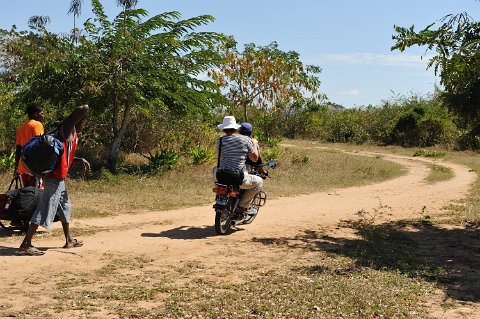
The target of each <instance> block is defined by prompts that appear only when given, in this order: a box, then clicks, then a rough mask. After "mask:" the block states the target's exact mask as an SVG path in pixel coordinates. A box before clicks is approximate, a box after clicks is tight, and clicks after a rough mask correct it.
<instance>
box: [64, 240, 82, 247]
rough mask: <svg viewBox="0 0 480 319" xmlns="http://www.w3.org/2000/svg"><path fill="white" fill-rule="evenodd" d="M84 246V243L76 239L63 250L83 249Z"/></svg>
mask: <svg viewBox="0 0 480 319" xmlns="http://www.w3.org/2000/svg"><path fill="white" fill-rule="evenodd" d="M82 246H83V241H81V240H77V239H74V240H73V243H67V244H65V245H63V248H75V247H82Z"/></svg>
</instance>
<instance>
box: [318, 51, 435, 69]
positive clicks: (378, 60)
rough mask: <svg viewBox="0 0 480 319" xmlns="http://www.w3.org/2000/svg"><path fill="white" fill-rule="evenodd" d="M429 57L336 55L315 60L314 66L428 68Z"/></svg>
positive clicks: (375, 54)
mask: <svg viewBox="0 0 480 319" xmlns="http://www.w3.org/2000/svg"><path fill="white" fill-rule="evenodd" d="M429 59H430V57H429V56H422V55H414V54H378V53H335V54H326V55H323V56H320V57H316V58H313V59H311V60H315V61H316V63H314V64H320V65H321V64H323V63H325V62H333V63H348V64H366V65H382V66H405V67H422V68H426V67H427V63H428V60H429Z"/></svg>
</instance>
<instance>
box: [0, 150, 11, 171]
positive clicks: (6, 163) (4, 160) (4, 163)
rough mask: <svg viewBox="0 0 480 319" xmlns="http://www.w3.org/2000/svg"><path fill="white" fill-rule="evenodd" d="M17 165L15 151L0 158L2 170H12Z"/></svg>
mask: <svg viewBox="0 0 480 319" xmlns="http://www.w3.org/2000/svg"><path fill="white" fill-rule="evenodd" d="M14 167H15V152H12V153H10V154H9V155H8V154H5V155H3V156H2V157H1V158H0V169H1V170H5V171H6V170H10V169H13V168H14Z"/></svg>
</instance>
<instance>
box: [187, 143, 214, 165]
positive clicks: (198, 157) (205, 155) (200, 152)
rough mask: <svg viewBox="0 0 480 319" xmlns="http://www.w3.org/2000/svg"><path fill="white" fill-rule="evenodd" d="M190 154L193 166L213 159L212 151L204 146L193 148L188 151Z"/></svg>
mask: <svg viewBox="0 0 480 319" xmlns="http://www.w3.org/2000/svg"><path fill="white" fill-rule="evenodd" d="M190 154H191V156H192V162H193V164H194V165H200V164H203V163H206V162H207V161H209V160H210V159H211V158H212V157H213V154H214V153H213V151H212V149H211V148H209V147H206V146H194V147H193V148H192V149H190Z"/></svg>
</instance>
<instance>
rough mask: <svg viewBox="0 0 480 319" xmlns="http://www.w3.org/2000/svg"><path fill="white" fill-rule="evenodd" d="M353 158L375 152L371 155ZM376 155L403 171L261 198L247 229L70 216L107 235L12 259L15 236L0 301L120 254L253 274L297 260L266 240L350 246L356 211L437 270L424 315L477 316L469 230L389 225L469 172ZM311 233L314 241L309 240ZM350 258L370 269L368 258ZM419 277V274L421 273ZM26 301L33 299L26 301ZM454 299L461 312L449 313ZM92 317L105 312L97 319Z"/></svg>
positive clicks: (466, 179)
mask: <svg viewBox="0 0 480 319" xmlns="http://www.w3.org/2000/svg"><path fill="white" fill-rule="evenodd" d="M356 154H357V155H363V156H378V154H372V153H356ZM382 156H383V158H385V159H386V160H390V161H394V162H396V163H399V164H401V165H403V166H405V167H406V168H407V169H408V173H407V174H405V175H404V176H401V177H399V178H396V179H393V180H389V181H386V182H382V183H378V184H374V185H367V186H362V187H351V188H345V189H334V190H330V191H328V192H323V193H316V194H311V195H300V196H296V197H292V198H278V199H275V200H270V201H269V202H268V203H267V205H266V206H265V207H263V208H262V209H261V211H260V213H259V216H258V217H257V219H256V220H255V222H254V223H253V224H251V225H248V226H240V227H238V228H237V229H236V230H234V231H233V232H232V233H231V234H229V235H228V236H216V235H215V231H214V228H213V222H214V212H213V209H212V207H211V206H210V205H208V206H203V207H194V208H187V209H178V210H171V211H162V212H158V211H147V212H142V213H139V214H135V215H123V216H115V217H109V218H102V219H92V220H81V221H75V220H73V222H72V227H78V228H80V227H81V228H85V227H86V228H88V227H90V226H95V227H105V228H106V229H108V230H106V231H105V230H104V231H101V232H98V233H95V234H93V235H91V236H86V237H83V238H81V239H83V240H84V241H85V245H84V246H83V247H80V248H74V249H62V248H61V247H62V245H63V241H62V239H60V238H58V237H55V238H52V237H41V236H40V237H38V236H37V237H35V238H34V245H36V246H37V247H38V248H40V249H42V250H46V254H45V255H44V256H41V257H23V256H22V257H20V256H17V255H16V247H18V246H19V244H20V242H21V239H22V237H4V238H3V239H2V241H1V244H0V265H1V268H2V271H1V272H0V282H1V283H2V292H3V294H2V300H3V301H5V302H7V303H8V304H9V305H10V307H11V309H12V310H15V309H25V308H27V307H29V305H31V304H33V303H36V304H38V303H39V302H40V301H38V298H40V299H41V304H43V305H46V306H48V305H49V304H51V303H52V300H50V299H49V297H48V296H47V295H42V293H41V292H42V291H46V290H48V291H50V289H51V288H52V282H55V283H58V282H61V281H62V280H65V281H69V280H70V281H72V280H75V274H78V273H82V272H88V271H95V270H98V269H100V268H101V267H102V266H105V265H107V264H108V263H109V262H110V261H111V260H112V259H114V258H121V257H126V256H127V257H128V256H130V257H138V256H142V258H148V259H149V260H152V261H153V262H152V263H153V264H156V265H157V266H158V267H160V265H161V266H162V267H163V268H162V269H163V271H164V272H165V275H166V276H167V275H168V274H169V271H168V269H169V267H181V266H182V265H183V266H185V265H190V267H191V266H192V265H199V266H198V267H202V268H204V269H206V270H208V271H205V272H204V273H202V276H205V277H208V276H219V275H221V276H224V275H225V271H224V269H228V268H231V267H238V268H243V269H252V271H262V270H264V269H275V267H278V266H279V265H287V266H289V265H294V264H295V262H296V261H297V258H298V257H299V255H298V254H297V252H296V250H295V249H272V246H273V245H272V244H276V245H277V246H282V245H283V247H287V248H295V247H301V248H302V249H304V248H310V249H311V250H312V252H313V251H315V250H324V251H332V252H339V253H342V254H348V253H346V252H345V250H343V248H342V247H345V245H348V243H354V242H355V241H358V236H357V235H355V234H354V233H353V232H352V227H349V226H348V225H347V226H345V223H347V224H348V223H349V222H350V223H351V222H352V221H355V220H358V214H357V213H358V212H359V211H362V210H363V211H367V212H368V211H369V212H381V214H378V215H377V216H376V218H377V219H376V221H375V222H376V223H377V224H380V223H379V222H384V224H382V225H384V226H382V227H385V231H388V232H390V233H392V232H393V231H396V232H400V233H404V234H406V235H407V236H408V237H409V240H411V241H412V242H415V243H416V245H417V246H416V248H415V249H416V251H417V252H420V255H421V256H420V257H422V258H423V262H422V263H421V264H422V267H423V266H425V265H430V266H431V267H432V268H435V267H443V268H444V271H443V272H442V273H440V274H439V273H438V272H432V273H433V274H434V275H432V278H430V279H431V280H432V281H433V282H438V283H440V286H441V287H442V289H441V290H440V291H439V292H438V293H437V294H436V296H437V297H436V299H429V300H425V304H426V305H427V306H428V307H430V308H431V309H432V311H431V314H432V315H433V316H434V317H437V318H456V317H458V318H462V316H463V317H468V318H480V308H479V304H480V293H479V292H480V286H479V282H480V274H479V267H478V265H480V242H479V241H480V236H479V233H478V230H477V231H473V230H467V229H462V228H453V227H439V226H433V225H431V224H428V223H419V224H418V225H416V226H414V227H413V228H414V229H411V228H412V226H409V227H410V229H409V228H406V227H403V228H401V227H400V228H399V227H398V225H394V224H392V223H393V222H394V221H396V220H400V219H408V218H418V219H420V218H421V217H422V216H426V215H430V216H432V215H434V214H438V213H439V212H441V209H442V207H443V206H444V205H446V204H448V203H449V202H451V201H453V200H457V199H460V198H462V197H463V196H464V195H465V194H466V193H467V192H468V190H469V189H470V187H471V184H472V183H473V182H474V181H475V179H476V174H475V173H474V172H471V171H469V169H468V168H467V167H465V166H461V165H457V164H452V163H448V162H443V161H441V165H443V166H447V167H449V168H450V169H451V170H452V171H453V172H454V174H455V176H454V178H453V179H450V180H447V181H443V182H438V183H435V184H427V183H426V182H425V181H424V179H425V177H426V176H427V175H428V173H429V168H428V165H429V164H431V163H432V162H433V161H432V160H429V159H424V158H410V157H403V156H398V155H388V154H382ZM437 163H438V161H437ZM273 182H274V181H273V180H269V181H268V182H267V183H266V190H267V191H268V183H273ZM212 201H213V196H212ZM74 204H75V203H74ZM98 205H102V203H98ZM339 225H340V226H339ZM342 225H343V226H342ZM392 225H394V226H392ZM59 226H60V225H56V227H59ZM389 227H391V228H392V229H390V228H389ZM319 230H321V235H318V234H317V233H318V232H319ZM385 244H388V243H385ZM347 251H348V250H347ZM422 255H423V256H422ZM417 257H418V256H417ZM359 262H363V263H364V264H365V265H371V266H372V267H375V266H376V265H375V261H374V260H363V261H362V260H359ZM419 265H420V264H419ZM377 266H378V267H384V266H385V265H377ZM387 266H388V265H387ZM419 269H420V266H419ZM422 271H424V269H423V270H422ZM132 275H135V269H132ZM188 276H189V275H188V272H186V273H185V277H184V278H176V279H174V280H176V281H177V282H178V283H179V284H181V282H182V280H185V278H187V277H188ZM422 276H423V277H424V278H425V275H422ZM32 298H36V300H35V302H33V300H32ZM449 300H453V301H455V302H456V303H457V306H455V307H453V308H449V307H448V303H449ZM458 302H461V304H462V307H460V308H459V307H458ZM139 305H140V303H139ZM0 310H1V308H0ZM73 315H74V314H73ZM97 315H98V314H97ZM102 317H105V318H108V317H111V316H110V315H109V314H104V316H102Z"/></svg>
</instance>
